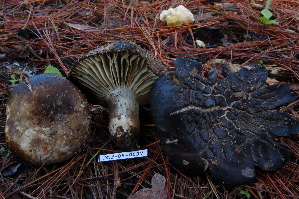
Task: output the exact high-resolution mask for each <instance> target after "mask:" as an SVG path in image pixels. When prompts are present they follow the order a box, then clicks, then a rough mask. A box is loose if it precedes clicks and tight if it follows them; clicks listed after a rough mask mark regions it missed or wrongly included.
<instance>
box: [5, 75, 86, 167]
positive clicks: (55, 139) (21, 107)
mask: <svg viewBox="0 0 299 199" xmlns="http://www.w3.org/2000/svg"><path fill="white" fill-rule="evenodd" d="M89 124H90V114H89V108H88V102H87V100H86V99H85V97H84V96H83V94H82V93H81V92H80V91H79V89H78V88H77V87H75V86H74V85H73V84H72V83H71V82H70V81H68V80H67V79H66V78H64V77H61V76H58V75H56V74H50V73H49V74H42V75H36V76H33V77H31V78H29V84H25V83H24V82H21V83H20V84H18V85H17V86H16V87H15V88H14V90H13V91H12V93H11V96H10V98H9V100H8V102H7V120H6V126H5V134H6V141H7V144H8V146H9V148H10V149H11V150H12V151H13V152H14V153H15V154H16V155H17V156H19V157H20V158H22V159H23V160H25V161H27V162H30V163H32V164H36V165H46V164H54V163H60V162H64V161H67V160H69V159H70V158H72V157H73V156H74V155H75V154H76V153H78V152H79V151H80V150H81V147H82V145H83V144H85V141H86V139H87V138H88V136H89Z"/></svg>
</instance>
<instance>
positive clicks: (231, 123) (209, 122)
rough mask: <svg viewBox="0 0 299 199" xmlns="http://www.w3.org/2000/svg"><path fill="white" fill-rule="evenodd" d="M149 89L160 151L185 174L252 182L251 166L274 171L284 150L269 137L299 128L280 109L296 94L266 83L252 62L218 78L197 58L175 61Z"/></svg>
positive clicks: (283, 86) (218, 180) (236, 182)
mask: <svg viewBox="0 0 299 199" xmlns="http://www.w3.org/2000/svg"><path fill="white" fill-rule="evenodd" d="M174 64H175V67H176V72H175V75H170V74H165V75H163V76H161V77H160V78H159V79H157V80H156V81H155V82H154V84H153V86H152V88H151V96H150V98H151V102H150V106H151V112H152V117H153V121H154V124H155V125H156V128H157V132H158V135H159V138H160V139H161V143H162V145H163V148H164V151H165V152H166V154H168V156H169V157H170V159H171V160H172V162H173V164H174V165H175V166H177V167H178V168H179V169H181V170H182V171H184V172H186V173H187V174H193V175H194V174H195V175H200V174H202V173H203V172H204V171H205V170H206V169H207V168H210V173H211V177H212V179H213V180H214V181H215V182H216V183H220V184H225V185H239V184H245V183H250V182H253V181H254V179H255V175H256V174H255V166H256V167H259V168H260V169H262V170H263V171H265V172H274V171H276V170H277V169H278V168H279V167H282V166H283V165H284V163H285V162H286V161H287V159H288V150H287V149H286V148H285V147H283V146H281V145H279V144H278V143H276V142H275V140H274V139H273V137H274V136H290V135H293V134H297V133H298V132H299V123H298V121H297V120H296V119H295V118H293V117H292V116H291V115H289V114H287V113H284V112H279V108H280V107H281V106H284V105H286V104H288V103H290V102H292V101H294V100H295V99H296V96H295V95H293V94H291V93H290V89H289V87H288V86H287V85H286V84H282V83H280V84H274V85H266V79H267V75H268V74H267V70H266V69H265V67H261V66H256V67H253V68H250V69H247V68H242V69H240V70H239V71H237V72H229V73H227V74H225V77H224V78H222V79H218V77H217V72H216V71H215V70H210V71H208V72H207V73H206V75H205V77H201V76H199V75H198V73H201V70H202V69H201V63H199V62H196V61H194V60H191V59H187V58H179V59H177V60H175V62H174Z"/></svg>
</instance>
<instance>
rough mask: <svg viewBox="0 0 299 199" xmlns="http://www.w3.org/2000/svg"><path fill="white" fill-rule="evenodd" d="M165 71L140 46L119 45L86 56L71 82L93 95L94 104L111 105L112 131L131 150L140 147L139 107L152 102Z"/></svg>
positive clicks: (74, 72) (77, 65) (72, 75)
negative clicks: (153, 90)
mask: <svg viewBox="0 0 299 199" xmlns="http://www.w3.org/2000/svg"><path fill="white" fill-rule="evenodd" d="M164 71H165V67H164V66H163V64H162V63H161V62H160V61H159V60H158V59H156V58H155V57H154V56H152V55H151V54H149V53H147V52H146V51H145V50H144V49H142V48H141V47H139V46H138V45H136V44H133V43H129V42H115V43H111V44H109V45H107V46H103V47H100V48H97V49H95V50H93V51H91V52H89V53H88V54H87V55H85V56H84V57H82V58H81V59H80V61H79V62H78V63H77V64H76V65H75V66H74V67H73V68H72V70H71V72H70V74H69V79H70V80H71V81H72V82H73V83H75V84H76V85H78V86H79V87H80V88H82V90H83V91H84V92H87V93H90V94H91V97H90V100H91V101H96V103H100V104H102V105H105V104H106V105H108V108H109V118H110V119H109V120H110V121H109V132H110V134H111V136H112V138H113V139H114V140H115V141H116V143H117V145H118V146H119V147H120V148H122V149H125V150H127V149H131V148H134V147H136V145H137V137H138V134H139V128H140V124H139V105H144V104H147V103H149V91H150V88H151V84H152V83H153V82H154V80H156V79H157V78H158V75H161V74H162V73H165V72H164ZM94 98H95V99H94Z"/></svg>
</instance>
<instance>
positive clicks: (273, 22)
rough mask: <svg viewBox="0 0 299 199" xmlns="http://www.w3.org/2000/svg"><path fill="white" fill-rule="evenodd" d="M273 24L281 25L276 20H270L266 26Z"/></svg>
mask: <svg viewBox="0 0 299 199" xmlns="http://www.w3.org/2000/svg"><path fill="white" fill-rule="evenodd" d="M271 24H279V22H278V21H276V20H269V21H268V22H266V25H271Z"/></svg>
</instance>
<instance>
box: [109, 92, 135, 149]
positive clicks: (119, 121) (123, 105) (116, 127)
mask: <svg viewBox="0 0 299 199" xmlns="http://www.w3.org/2000/svg"><path fill="white" fill-rule="evenodd" d="M107 102H108V107H109V118H110V122H109V132H110V135H111V136H112V138H113V139H114V141H115V142H116V144H117V145H118V146H119V147H120V148H121V149H123V150H130V149H133V148H134V147H136V145H137V138H138V133H139V128H140V124H139V123H140V122H139V103H138V102H137V97H136V94H135V92H134V91H133V90H131V89H129V88H117V89H115V90H114V91H112V92H111V94H110V95H109V96H108V98H107Z"/></svg>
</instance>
